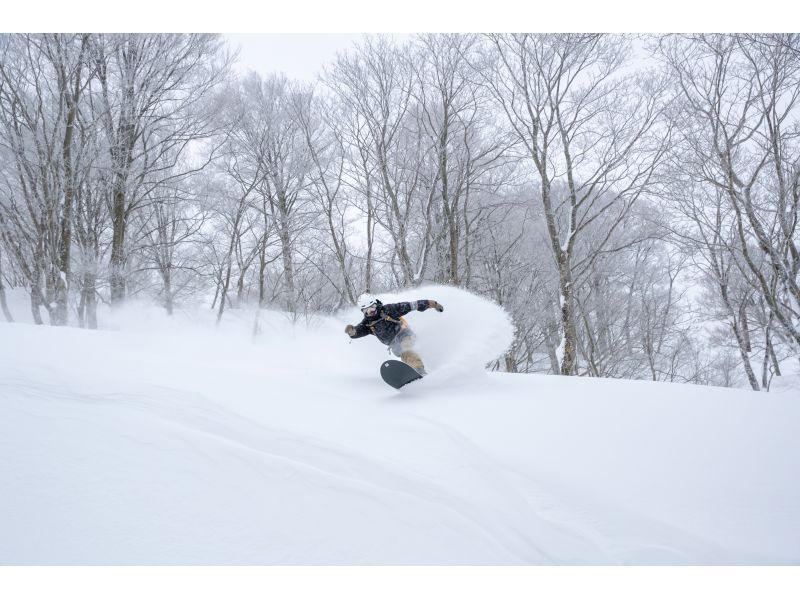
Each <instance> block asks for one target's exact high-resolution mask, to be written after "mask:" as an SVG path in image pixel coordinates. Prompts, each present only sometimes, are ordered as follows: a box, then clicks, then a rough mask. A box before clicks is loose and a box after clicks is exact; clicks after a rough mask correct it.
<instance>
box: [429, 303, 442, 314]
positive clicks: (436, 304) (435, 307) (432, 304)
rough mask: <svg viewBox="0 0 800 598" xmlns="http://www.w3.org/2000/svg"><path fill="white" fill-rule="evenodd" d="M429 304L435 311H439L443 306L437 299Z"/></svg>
mask: <svg viewBox="0 0 800 598" xmlns="http://www.w3.org/2000/svg"><path fill="white" fill-rule="evenodd" d="M430 304H431V307H432V308H433V309H435V310H436V311H440V312H441V311H444V307H442V304H441V303H439V302H438V301H431V302H430Z"/></svg>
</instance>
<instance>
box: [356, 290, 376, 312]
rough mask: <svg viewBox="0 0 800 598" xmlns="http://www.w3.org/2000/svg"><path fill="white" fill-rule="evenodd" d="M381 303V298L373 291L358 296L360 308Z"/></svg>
mask: <svg viewBox="0 0 800 598" xmlns="http://www.w3.org/2000/svg"><path fill="white" fill-rule="evenodd" d="M379 305H381V301H380V299H378V298H377V297H376V296H375V295H373V294H372V293H362V294H361V295H360V296H359V297H358V309H361V310H364V309H367V308H368V307H373V306H374V307H378V306H379Z"/></svg>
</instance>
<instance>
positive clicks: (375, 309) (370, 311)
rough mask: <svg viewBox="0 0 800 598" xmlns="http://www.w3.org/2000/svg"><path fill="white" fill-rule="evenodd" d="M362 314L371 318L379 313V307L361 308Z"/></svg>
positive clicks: (368, 306)
mask: <svg viewBox="0 0 800 598" xmlns="http://www.w3.org/2000/svg"><path fill="white" fill-rule="evenodd" d="M361 313H362V314H364V315H365V316H367V317H370V318H371V317H372V316H374V315H375V314H376V313H378V307H377V306H375V305H367V307H362V308H361Z"/></svg>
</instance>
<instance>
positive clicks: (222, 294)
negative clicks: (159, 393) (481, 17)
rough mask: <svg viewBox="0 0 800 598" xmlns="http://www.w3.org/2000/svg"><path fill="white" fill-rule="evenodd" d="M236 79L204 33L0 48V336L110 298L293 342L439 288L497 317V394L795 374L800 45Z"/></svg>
mask: <svg viewBox="0 0 800 598" xmlns="http://www.w3.org/2000/svg"><path fill="white" fill-rule="evenodd" d="M234 64H235V55H234V53H233V52H232V50H231V48H230V47H229V46H228V44H227V43H226V42H225V39H224V38H223V37H222V36H218V35H210V34H120V35H110V34H42V35H33V34H3V35H0V307H1V308H2V317H3V318H5V319H7V320H9V321H11V320H13V318H14V316H15V314H14V313H13V310H12V309H10V307H9V305H8V302H7V301H6V297H7V293H8V291H9V289H14V290H15V291H19V290H20V289H24V290H25V293H26V296H28V297H29V309H30V313H31V314H32V318H33V321H34V322H36V323H38V324H50V325H55V326H63V325H73V326H81V327H86V328H97V327H102V321H101V320H102V310H100V312H99V313H100V314H101V315H100V316H99V315H98V307H99V306H101V305H108V306H109V308H110V309H113V308H115V307H116V306H119V305H121V304H122V303H123V302H125V301H126V300H127V299H132V298H139V299H147V300H151V301H157V302H158V303H159V304H160V305H162V306H163V307H164V309H165V310H166V311H167V312H168V313H170V314H171V313H172V312H173V310H176V309H179V308H180V307H181V306H187V305H194V306H196V305H200V306H203V307H204V308H206V309H211V310H213V311H214V313H215V314H216V317H217V318H218V320H221V319H222V318H223V317H224V314H225V313H226V311H228V310H232V309H243V308H257V309H276V310H282V311H284V312H286V313H287V314H289V315H290V316H291V317H293V318H302V317H304V316H307V315H309V314H313V313H333V312H335V311H337V310H339V309H341V308H343V307H345V306H348V305H352V304H353V303H354V301H355V298H356V297H357V296H358V295H359V294H360V293H362V292H364V291H370V292H374V293H380V292H381V291H384V290H389V289H395V288H413V287H416V286H419V285H421V284H427V283H437V284H449V285H455V286H459V287H463V288H465V289H468V290H470V291H472V292H474V293H477V294H480V295H482V296H485V297H488V298H490V299H492V300H494V301H495V302H497V303H499V304H500V305H502V306H503V307H504V308H505V309H506V310H507V311H508V312H509V313H510V314H511V316H512V318H513V321H514V324H515V327H516V336H515V339H514V343H513V345H512V347H511V348H510V350H509V352H508V353H507V354H506V355H505V356H504V357H503V358H502V359H500V360H498V361H497V362H496V363H493V364H489V366H490V367H492V368H494V369H499V370H502V371H508V372H545V373H553V374H562V375H582V376H602V377H618V378H631V379H647V380H660V381H675V382H690V383H695V384H715V385H726V386H735V385H744V386H749V387H751V388H753V389H754V390H768V389H769V386H770V384H771V382H772V380H773V378H774V377H775V376H780V375H781V373H782V371H781V370H782V368H784V369H785V368H787V367H789V368H797V367H798V365H800V361H799V360H800V228H798V217H800V35H797V34H775V35H769V34H758V35H745V34H713V35H712V34H707V35H706V34H692V35H635V36H633V35H631V36H627V35H601V34H490V35H489V34H487V35H483V34H424V35H418V36H412V37H411V39H410V40H409V41H404V42H400V41H397V40H396V39H394V38H392V37H387V36H364V37H363V38H362V40H361V41H360V42H358V43H357V44H354V45H353V46H352V47H351V48H350V49H348V50H347V51H344V52H342V53H340V54H339V55H338V56H337V58H336V59H335V60H333V61H331V62H330V63H328V64H325V65H324V67H323V69H322V72H321V74H320V76H319V77H318V79H317V80H316V81H315V82H313V83H309V82H305V81H294V80H291V79H288V78H286V77H285V76H284V75H282V74H279V73H253V72H251V73H249V74H248V75H246V76H239V75H237V71H236V70H235V68H234ZM15 305H18V304H15ZM26 309H28V308H26ZM464 325H465V326H468V325H469V323H468V322H465V324H464Z"/></svg>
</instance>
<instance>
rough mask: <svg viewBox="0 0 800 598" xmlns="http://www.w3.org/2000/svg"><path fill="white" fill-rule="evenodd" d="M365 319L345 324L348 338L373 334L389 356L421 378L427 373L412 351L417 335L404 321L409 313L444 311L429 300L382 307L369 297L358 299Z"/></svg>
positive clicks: (417, 356)
mask: <svg viewBox="0 0 800 598" xmlns="http://www.w3.org/2000/svg"><path fill="white" fill-rule="evenodd" d="M358 303H359V308H361V313H363V314H364V319H363V320H361V322H360V323H358V324H356V325H355V326H353V325H352V324H348V325H347V327H346V328H345V329H344V331H345V332H346V333H347V335H348V336H349V337H350V338H361V337H362V336H367V335H368V334H374V335H375V336H377V337H378V340H379V341H381V342H382V343H383V344H384V345H388V346H389V349H391V351H392V353H394V354H395V355H396V356H397V357H399V358H400V359H401V360H402V361H403V363H406V364H408V365H410V366H411V367H412V368H414V369H415V370H417V371H418V372H419V373H420V374H422V375H423V376H424V375H425V374H426V373H427V372H426V371H425V365H424V364H423V363H422V359H420V357H419V355H418V354H417V352H416V351H415V350H414V343H415V341H416V335H415V334H414V333H413V332H412V331H411V328H410V327H409V325H408V322H406V319H405V318H404V317H403V316H404V315H406V314H407V313H408V312H410V311H414V310H417V311H425V310H426V309H428V308H429V307H432V308H433V309H435V310H436V311H438V312H442V311H444V307H442V305H441V304H440V303H438V302H436V301H433V300H432V299H420V300H419V301H401V302H400V303H387V304H386V305H384V304H383V303H381V301H380V299H378V298H377V297H373V296H372V295H362V296H361V297H359V299H358Z"/></svg>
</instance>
